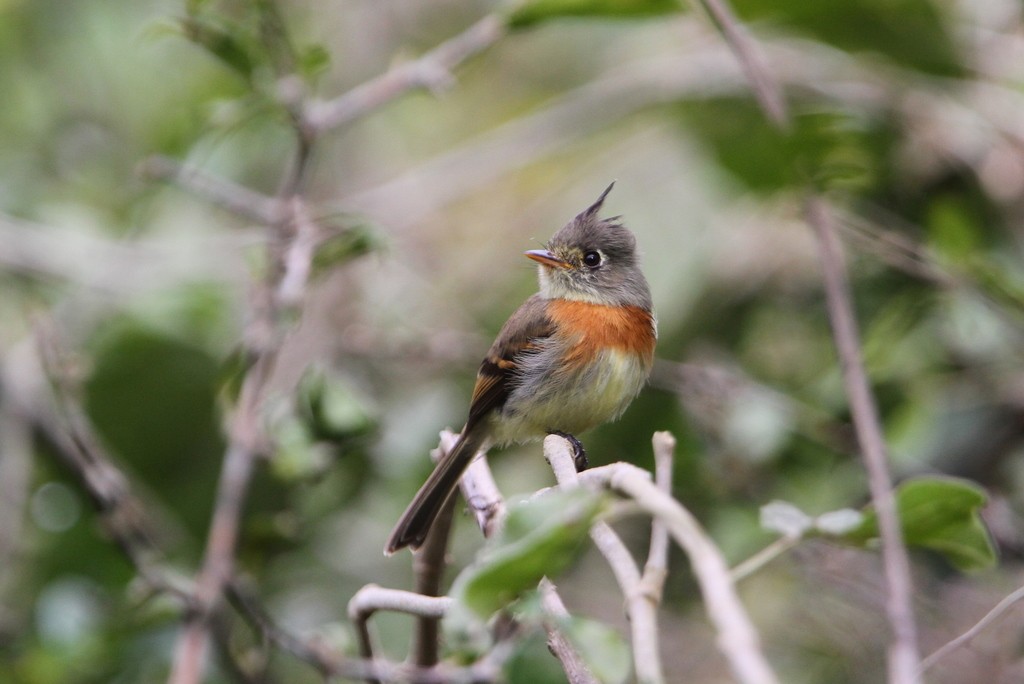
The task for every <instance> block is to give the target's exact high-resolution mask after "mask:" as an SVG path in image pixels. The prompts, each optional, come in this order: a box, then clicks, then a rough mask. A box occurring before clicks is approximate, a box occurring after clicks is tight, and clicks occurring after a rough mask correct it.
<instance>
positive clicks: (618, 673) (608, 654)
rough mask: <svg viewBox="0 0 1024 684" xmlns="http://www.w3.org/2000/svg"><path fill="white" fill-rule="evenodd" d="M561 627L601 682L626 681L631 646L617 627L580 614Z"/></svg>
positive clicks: (628, 671)
mask: <svg viewBox="0 0 1024 684" xmlns="http://www.w3.org/2000/svg"><path fill="white" fill-rule="evenodd" d="M562 628H563V630H564V633H565V635H566V636H567V637H569V640H570V641H572V643H573V646H575V647H576V652H577V653H579V654H580V657H581V658H583V661H584V662H585V663H586V664H587V666H588V667H589V668H590V671H591V673H593V675H594V676H595V677H597V679H598V681H601V682H625V681H626V680H627V679H628V678H629V673H630V664H631V657H630V655H631V654H630V652H629V647H628V646H627V645H626V642H624V641H623V640H622V637H621V636H619V633H618V632H616V631H615V630H614V629H612V628H611V627H609V626H608V625H605V624H603V623H600V622H596V621H594V620H586V619H584V618H579V617H571V618H569V619H568V620H566V621H564V622H563V623H562Z"/></svg>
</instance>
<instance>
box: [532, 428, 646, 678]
mask: <svg viewBox="0 0 1024 684" xmlns="http://www.w3.org/2000/svg"><path fill="white" fill-rule="evenodd" d="M544 457H545V458H546V459H547V460H548V463H550V464H551V469H552V470H553V471H554V473H555V479H556V480H557V481H558V485H559V487H561V488H562V489H566V490H568V489H575V488H576V487H579V486H580V485H579V476H578V474H577V473H576V466H575V463H574V458H573V453H572V450H571V449H570V448H569V443H568V442H567V441H566V440H565V439H564V438H562V437H558V436H556V435H551V436H549V437H547V438H546V439H545V440H544ZM590 538H591V539H592V540H593V541H594V545H595V546H596V547H597V549H598V550H599V551H600V552H601V554H602V555H603V556H604V557H605V560H607V561H608V565H609V566H610V567H611V569H612V573H613V574H614V575H615V579H616V580H617V581H618V583H619V588H620V589H621V590H622V594H623V596H624V597H625V599H626V614H627V615H628V616H629V626H630V632H631V641H632V644H633V666H634V667H635V669H636V678H637V681H639V682H649V683H651V684H654V683H656V682H664V681H665V674H664V672H663V671H662V666H661V656H660V654H659V653H658V613H657V602H654V601H651V598H652V597H651V595H650V594H649V593H647V592H646V591H644V590H643V587H642V585H641V576H640V570H639V569H638V568H637V566H636V561H634V560H633V556H632V554H630V552H629V549H627V548H626V545H625V544H624V543H623V542H622V539H620V538H619V535H617V534H616V533H615V531H614V530H613V529H612V528H611V526H610V525H608V523H606V522H598V523H596V524H595V525H594V526H593V527H591V529H590Z"/></svg>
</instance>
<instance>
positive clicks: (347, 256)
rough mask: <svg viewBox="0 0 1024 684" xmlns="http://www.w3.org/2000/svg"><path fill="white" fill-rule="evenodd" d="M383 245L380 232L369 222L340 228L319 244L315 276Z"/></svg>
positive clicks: (314, 259) (316, 254)
mask: <svg viewBox="0 0 1024 684" xmlns="http://www.w3.org/2000/svg"><path fill="white" fill-rule="evenodd" d="M343 220H344V219H343ZM383 246H384V242H383V240H381V237H380V233H379V232H378V231H376V230H374V228H373V227H372V226H370V225H369V224H367V223H353V224H351V225H347V226H345V227H342V228H339V229H338V230H337V231H336V232H335V233H334V234H332V235H331V236H330V237H328V238H327V239H326V240H324V241H323V242H321V243H320V244H319V245H318V246H317V248H316V252H315V253H314V254H313V277H314V278H318V277H320V276H323V275H324V274H326V273H327V272H329V271H330V270H331V269H332V268H335V267H336V266H339V265H341V264H345V263H348V262H349V261H352V260H353V259H355V258H357V257H361V256H363V255H364V254H368V253H370V252H374V251H377V250H379V249H382V248H383Z"/></svg>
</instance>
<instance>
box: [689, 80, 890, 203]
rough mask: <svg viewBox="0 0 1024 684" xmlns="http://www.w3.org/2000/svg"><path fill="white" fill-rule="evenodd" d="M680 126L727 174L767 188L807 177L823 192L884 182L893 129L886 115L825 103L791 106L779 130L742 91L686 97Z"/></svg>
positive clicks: (865, 187)
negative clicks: (787, 123)
mask: <svg viewBox="0 0 1024 684" xmlns="http://www.w3.org/2000/svg"><path fill="white" fill-rule="evenodd" d="M680 112H681V114H682V117H683V124H684V126H685V127H686V129H687V131H688V132H689V133H691V134H695V135H696V136H697V137H698V138H699V139H700V140H701V141H702V142H703V143H704V144H706V145H707V146H708V148H709V150H710V151H711V152H712V153H713V154H714V156H715V158H716V160H717V161H718V163H719V164H720V165H721V166H722V167H723V168H724V169H725V170H726V171H728V172H729V173H730V174H732V175H733V176H734V177H736V178H737V179H738V180H740V181H741V182H743V183H744V184H745V185H746V186H747V187H748V188H750V189H751V190H754V191H756V192H761V193H765V194H772V193H775V192H778V191H780V190H787V189H790V188H793V187H804V186H806V185H807V183H808V182H811V183H813V184H814V185H815V186H816V187H818V188H820V189H822V190H829V189H841V190H844V191H846V192H848V193H865V192H869V191H870V190H871V189H873V188H876V187H878V186H879V185H880V183H881V182H882V181H884V180H885V174H887V173H888V170H889V168H890V160H889V156H890V154H891V147H892V140H893V131H892V130H891V129H890V128H888V124H887V123H886V122H884V121H879V120H872V119H869V118H863V117H859V116H854V115H852V114H850V113H849V112H844V111H840V110H827V109H824V108H820V107H819V108H815V109H813V110H812V109H804V110H800V109H795V110H794V112H793V126H792V128H791V130H789V131H787V132H783V131H779V130H778V129H777V128H776V127H775V126H774V125H772V124H771V123H770V122H769V121H767V120H766V119H765V117H764V114H763V113H762V112H761V109H760V108H759V107H758V106H757V104H756V103H755V102H754V101H753V100H751V99H749V98H745V97H724V98H719V99H713V100H701V101H695V102H683V103H681V105H680Z"/></svg>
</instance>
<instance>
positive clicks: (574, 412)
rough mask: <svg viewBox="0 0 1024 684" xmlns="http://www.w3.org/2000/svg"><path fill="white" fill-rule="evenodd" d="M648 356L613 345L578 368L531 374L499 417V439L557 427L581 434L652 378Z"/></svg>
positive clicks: (496, 432)
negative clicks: (646, 360)
mask: <svg viewBox="0 0 1024 684" xmlns="http://www.w3.org/2000/svg"><path fill="white" fill-rule="evenodd" d="M649 370H650V368H649V365H648V364H647V363H645V359H644V358H642V357H640V356H638V355H637V354H634V353H632V352H629V351H625V350H620V349H609V350H607V351H604V352H602V353H601V354H600V355H599V356H598V357H597V358H595V359H593V360H592V361H591V362H590V363H588V364H586V366H585V367H584V368H581V369H576V370H565V369H560V370H558V371H554V372H550V373H537V374H536V375H535V376H534V377H530V376H527V377H525V378H523V380H522V382H521V383H520V384H519V385H518V386H517V387H516V389H515V390H514V391H513V392H512V393H511V395H510V396H509V399H508V401H507V402H506V404H505V406H504V407H503V409H502V411H501V416H500V418H499V419H498V420H497V421H495V422H496V424H495V426H494V428H495V430H494V435H495V441H496V442H499V443H508V442H519V441H524V440H528V439H532V438H536V437H541V436H543V435H545V434H547V433H549V432H552V431H559V432H567V433H569V434H578V433H581V432H584V431H586V430H589V429H590V428H592V427H595V426H597V425H600V424H601V423H604V422H606V421H609V420H614V419H615V418H618V417H619V415H621V414H622V412H623V411H625V410H626V407H627V406H629V404H630V402H631V401H632V400H633V398H634V397H636V395H637V393H639V391H640V389H641V388H642V387H643V385H644V383H645V382H646V380H647V374H648V372H649Z"/></svg>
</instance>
